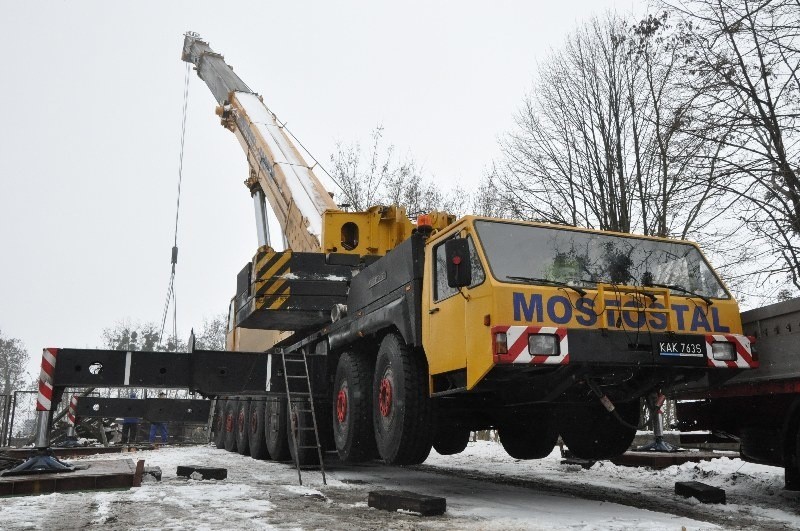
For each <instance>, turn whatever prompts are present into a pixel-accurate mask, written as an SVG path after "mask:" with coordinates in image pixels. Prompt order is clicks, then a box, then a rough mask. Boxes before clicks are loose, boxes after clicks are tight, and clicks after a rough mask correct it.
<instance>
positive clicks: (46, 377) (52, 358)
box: [36, 348, 58, 411]
mask: <svg viewBox="0 0 800 531" xmlns="http://www.w3.org/2000/svg"><path fill="white" fill-rule="evenodd" d="M56 356H58V349H57V348H46V349H44V350H42V370H41V372H39V396H38V397H37V399H36V410H37V411H50V409H51V408H52V406H53V378H54V376H55V373H56Z"/></svg>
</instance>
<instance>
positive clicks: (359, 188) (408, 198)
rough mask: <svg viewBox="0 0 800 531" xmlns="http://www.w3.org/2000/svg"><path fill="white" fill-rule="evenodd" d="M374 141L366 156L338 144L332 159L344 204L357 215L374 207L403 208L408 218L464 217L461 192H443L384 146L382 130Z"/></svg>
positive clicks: (356, 147)
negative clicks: (437, 213)
mask: <svg viewBox="0 0 800 531" xmlns="http://www.w3.org/2000/svg"><path fill="white" fill-rule="evenodd" d="M371 137H372V138H371V139H372V142H371V145H370V149H369V152H368V153H366V155H364V154H362V150H361V146H360V144H358V143H353V144H342V143H339V144H337V146H336V153H334V154H333V155H331V162H332V168H333V172H332V176H333V178H334V179H335V180H336V181H337V182H338V183H339V185H340V186H341V188H342V194H343V195H344V199H343V200H342V204H344V205H347V208H350V209H353V210H357V211H363V210H367V209H368V208H370V207H372V206H375V205H400V206H403V207H405V208H406V211H407V213H408V214H409V216H415V215H417V214H420V213H425V212H430V211H431V210H444V211H447V212H451V213H454V214H459V213H463V212H461V210H462V209H463V208H464V206H463V205H464V201H463V196H464V192H463V191H462V190H460V189H458V188H456V189H455V190H452V191H450V192H448V193H445V192H443V191H442V190H441V189H440V188H439V187H437V186H436V185H435V184H434V182H433V180H432V179H431V178H428V177H426V176H425V175H424V172H423V170H422V168H420V167H419V166H418V165H417V163H416V162H415V161H414V159H413V158H412V157H410V156H408V157H406V158H405V159H400V158H399V157H397V156H396V155H395V148H394V146H393V145H388V146H385V145H384V143H383V127H382V126H378V127H376V128H375V129H374V130H373V131H372V135H371Z"/></svg>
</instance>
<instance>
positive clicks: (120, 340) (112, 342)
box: [103, 321, 186, 352]
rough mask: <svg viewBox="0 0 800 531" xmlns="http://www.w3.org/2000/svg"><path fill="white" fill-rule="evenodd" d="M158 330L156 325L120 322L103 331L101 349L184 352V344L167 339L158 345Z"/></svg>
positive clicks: (175, 339) (173, 339)
mask: <svg viewBox="0 0 800 531" xmlns="http://www.w3.org/2000/svg"><path fill="white" fill-rule="evenodd" d="M159 335H160V328H159V326H158V325H157V324H156V323H153V322H150V323H145V324H131V323H128V322H125V321H120V322H119V323H117V324H116V325H115V326H114V327H113V328H106V329H104V330H103V348H107V349H110V350H141V351H148V352H149V351H160V352H178V351H185V350H186V343H185V342H183V341H181V340H180V339H178V338H176V337H169V338H167V341H166V343H165V344H159V341H158V340H159Z"/></svg>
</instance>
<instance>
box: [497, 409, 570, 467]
mask: <svg viewBox="0 0 800 531" xmlns="http://www.w3.org/2000/svg"><path fill="white" fill-rule="evenodd" d="M497 431H498V433H499V435H500V444H502V445H503V449H504V450H505V451H506V453H507V454H508V455H510V456H511V457H513V458H514V459H543V458H545V457H547V456H548V455H550V452H552V451H553V448H555V446H556V443H557V442H558V427H557V426H556V422H555V419H554V418H553V416H552V415H551V414H544V413H543V414H541V415H538V414H537V415H535V417H534V418H531V419H526V421H525V422H522V423H516V424H515V423H508V424H505V425H501V426H500V427H499V428H498V430H497Z"/></svg>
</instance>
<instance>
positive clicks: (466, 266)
mask: <svg viewBox="0 0 800 531" xmlns="http://www.w3.org/2000/svg"><path fill="white" fill-rule="evenodd" d="M444 255H445V260H447V285H448V286H449V287H451V288H461V287H464V286H469V285H470V284H472V262H470V260H469V242H468V241H467V239H466V238H453V239H450V240H447V241H446V242H444Z"/></svg>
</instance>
